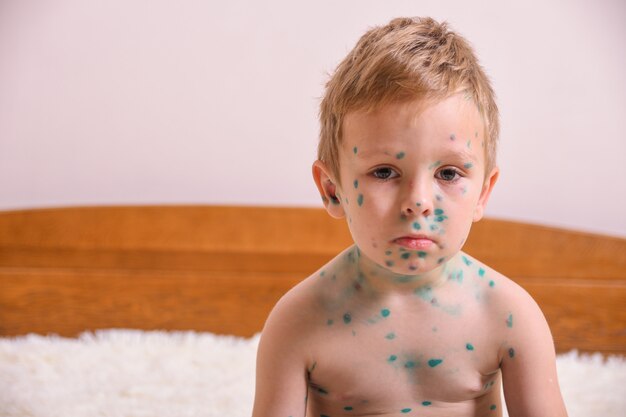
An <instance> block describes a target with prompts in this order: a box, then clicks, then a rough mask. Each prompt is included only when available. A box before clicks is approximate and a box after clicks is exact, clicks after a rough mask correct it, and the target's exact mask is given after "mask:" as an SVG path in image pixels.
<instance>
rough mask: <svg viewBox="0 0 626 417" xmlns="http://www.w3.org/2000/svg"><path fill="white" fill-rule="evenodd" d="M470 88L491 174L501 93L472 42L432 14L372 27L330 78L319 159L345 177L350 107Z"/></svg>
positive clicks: (445, 94)
mask: <svg viewBox="0 0 626 417" xmlns="http://www.w3.org/2000/svg"><path fill="white" fill-rule="evenodd" d="M458 92H465V94H466V97H467V98H468V99H471V100H473V102H474V103H475V104H476V106H477V108H478V111H479V112H480V114H481V116H482V119H483V123H484V128H485V132H484V134H485V138H484V140H485V143H484V146H485V164H486V167H485V175H487V174H488V173H489V172H490V171H491V169H492V168H493V167H494V166H495V156H496V144H497V140H498V135H499V129H500V123H499V116H498V107H497V105H496V102H495V94H494V92H493V89H492V88H491V85H490V83H489V79H488V78H487V75H486V74H485V72H484V70H483V69H482V67H481V66H480V65H479V63H478V59H477V58H476V56H475V55H474V51H473V50H472V48H471V46H470V44H469V42H467V41H466V40H465V39H464V38H463V37H461V36H460V35H458V34H456V33H454V32H452V31H451V30H449V29H448V26H447V23H445V22H443V23H439V22H437V21H435V20H434V19H432V18H397V19H393V20H392V21H391V22H389V23H388V24H387V25H385V26H380V27H375V28H373V29H370V30H369V31H367V32H366V33H365V34H364V35H363V36H362V37H361V39H359V41H358V42H357V44H356V46H355V47H354V48H353V49H352V51H350V53H349V54H348V55H347V56H346V57H345V58H344V59H343V61H341V63H340V64H339V66H338V67H337V69H336V70H335V73H334V74H333V75H332V77H331V78H330V80H329V81H328V83H327V84H326V92H325V94H324V97H323V99H322V102H321V105H320V125H321V126H320V127H321V129H320V141H319V145H318V159H320V160H321V161H323V162H324V163H326V164H327V166H328V167H329V169H330V170H331V172H332V174H333V175H335V176H336V178H337V179H339V147H340V145H341V140H342V132H341V130H342V129H341V127H342V124H343V120H344V117H345V116H346V114H347V113H348V112H351V111H356V110H366V111H367V110H374V109H376V108H379V107H380V106H383V105H385V104H389V103H392V102H401V101H404V100H412V99H425V100H428V99H435V100H437V99H444V98H446V97H448V96H450V95H452V94H455V93H458Z"/></svg>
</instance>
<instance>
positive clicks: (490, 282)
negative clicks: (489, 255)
mask: <svg viewBox="0 0 626 417" xmlns="http://www.w3.org/2000/svg"><path fill="white" fill-rule="evenodd" d="M494 285H496V283H495V282H494V281H493V280H490V281H489V286H490V287H492V288H493V286H494Z"/></svg>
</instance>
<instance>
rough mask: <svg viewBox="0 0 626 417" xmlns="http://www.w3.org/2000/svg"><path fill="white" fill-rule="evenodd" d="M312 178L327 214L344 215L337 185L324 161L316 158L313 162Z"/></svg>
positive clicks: (336, 217)
mask: <svg viewBox="0 0 626 417" xmlns="http://www.w3.org/2000/svg"><path fill="white" fill-rule="evenodd" d="M313 179H314V180H315V185H317V189H318V190H319V192H320V195H321V196H322V201H323V202H324V207H325V208H326V211H327V212H328V214H330V215H331V217H334V218H335V219H341V218H342V217H344V216H345V215H346V213H345V212H344V211H343V206H342V205H341V197H340V196H339V195H338V193H337V185H336V184H335V180H334V179H333V178H332V176H331V174H330V170H329V169H328V167H327V166H326V164H325V163H324V162H322V161H320V160H317V161H315V162H314V163H313Z"/></svg>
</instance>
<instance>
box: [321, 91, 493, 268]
mask: <svg viewBox="0 0 626 417" xmlns="http://www.w3.org/2000/svg"><path fill="white" fill-rule="evenodd" d="M483 141H484V128H483V123H482V119H481V116H480V114H479V112H478V110H477V109H476V107H475V105H474V104H473V102H472V101H468V100H466V99H465V98H464V97H463V95H454V96H451V97H449V98H447V99H444V100H442V101H439V102H434V103H433V102H423V101H412V102H405V103H396V104H391V105H387V106H384V107H383V108H381V109H379V110H377V111H375V112H370V113H366V112H360V111H357V112H352V113H349V114H348V115H347V116H346V118H345V121H344V125H343V143H342V147H341V149H340V153H339V162H340V176H341V182H340V183H339V184H337V183H336V181H335V179H334V178H332V175H331V174H330V172H329V171H328V170H327V169H326V167H325V166H324V164H323V163H321V162H316V165H315V166H314V167H317V168H314V173H315V172H317V174H316V175H315V177H316V182H317V183H318V187H319V188H320V190H322V192H324V193H325V194H326V197H327V198H328V199H329V203H328V206H327V208H328V210H329V212H330V214H331V215H333V216H335V217H341V216H343V215H345V216H346V217H347V219H348V226H349V228H350V231H351V233H352V236H353V238H354V241H355V243H356V244H357V246H358V247H359V248H360V250H361V252H362V253H363V254H364V255H366V256H367V257H368V258H370V259H371V260H372V261H374V262H376V263H377V264H379V265H380V266H383V267H384V268H387V269H389V270H391V271H393V272H395V273H399V274H419V273H423V272H427V271H430V270H433V269H435V268H436V267H438V266H439V265H441V264H442V263H443V262H444V261H446V260H448V259H450V258H451V257H452V256H454V255H455V254H456V253H457V252H458V251H459V250H460V249H461V247H462V246H463V244H464V242H465V239H466V237H467V235H468V233H469V230H470V227H471V224H472V222H474V221H477V220H479V219H480V218H481V217H482V215H483V209H484V206H485V204H486V202H487V199H488V197H489V193H490V192H491V189H492V187H493V185H494V183H495V181H496V179H497V175H498V171H497V169H494V170H492V171H491V172H489V173H487V175H485V148H484V146H485V144H484V142H483ZM333 192H334V193H336V194H337V196H338V198H339V203H338V204H337V203H333V202H332V196H333Z"/></svg>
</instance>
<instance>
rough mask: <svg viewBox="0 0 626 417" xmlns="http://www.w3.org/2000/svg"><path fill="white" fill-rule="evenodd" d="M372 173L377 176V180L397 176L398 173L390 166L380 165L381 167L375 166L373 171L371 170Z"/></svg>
mask: <svg viewBox="0 0 626 417" xmlns="http://www.w3.org/2000/svg"><path fill="white" fill-rule="evenodd" d="M372 175H373V176H374V177H376V178H378V179H379V180H388V179H391V178H395V177H397V176H398V173H397V172H395V171H394V170H393V169H392V168H389V167H381V168H376V169H375V170H374V171H372Z"/></svg>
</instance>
